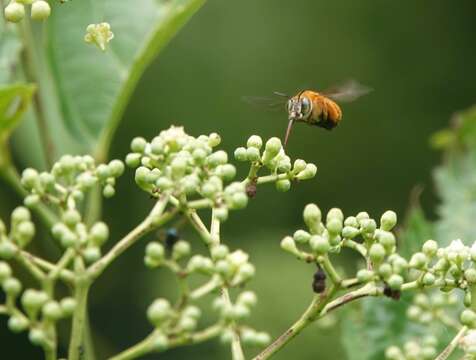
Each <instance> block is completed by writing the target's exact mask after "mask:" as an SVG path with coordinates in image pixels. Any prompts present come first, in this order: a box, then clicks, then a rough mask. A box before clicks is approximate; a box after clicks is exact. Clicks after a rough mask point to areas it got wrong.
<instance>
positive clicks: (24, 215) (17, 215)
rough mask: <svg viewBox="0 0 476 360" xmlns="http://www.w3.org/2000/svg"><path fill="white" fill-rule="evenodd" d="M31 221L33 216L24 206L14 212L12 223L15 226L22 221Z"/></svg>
mask: <svg viewBox="0 0 476 360" xmlns="http://www.w3.org/2000/svg"><path fill="white" fill-rule="evenodd" d="M29 220H31V215H30V211H29V210H28V209H27V208H26V207H23V206H19V207H17V208H16V209H15V210H13V212H12V223H13V224H18V223H20V222H22V221H29Z"/></svg>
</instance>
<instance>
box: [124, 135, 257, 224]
mask: <svg viewBox="0 0 476 360" xmlns="http://www.w3.org/2000/svg"><path fill="white" fill-rule="evenodd" d="M220 142H221V139H220V136H219V135H218V134H216V133H212V134H210V135H208V136H207V135H201V136H199V137H198V138H195V137H192V136H190V135H187V134H186V133H185V132H184V130H183V128H182V127H173V126H172V127H171V128H169V129H168V130H164V131H162V132H161V133H160V134H159V135H158V136H156V137H155V138H154V139H152V141H151V142H150V143H149V142H147V141H146V140H145V139H143V138H135V139H133V140H132V143H131V150H132V153H130V154H128V155H127V158H126V163H127V164H128V165H129V166H130V167H133V168H136V173H135V180H136V183H137V184H138V185H139V186H140V187H141V188H142V189H143V190H145V191H147V192H148V193H150V194H151V195H154V196H157V195H159V194H162V193H168V194H172V195H174V196H175V197H177V198H178V199H180V200H181V201H183V200H184V199H186V200H187V201H190V200H193V199H195V200H202V204H203V201H205V204H206V206H203V207H214V208H217V209H218V210H219V211H218V214H219V216H220V217H221V219H220V220H225V219H226V218H227V215H228V209H242V208H244V207H245V206H246V205H247V202H248V198H247V196H246V193H245V186H244V185H243V184H241V183H239V182H234V183H231V184H228V185H226V184H227V183H229V182H230V181H231V180H232V179H233V178H234V177H235V175H236V168H235V167H234V166H233V165H232V164H229V163H228V155H227V153H226V152H224V151H223V150H216V151H215V150H214V148H215V147H216V146H218V145H219V144H220Z"/></svg>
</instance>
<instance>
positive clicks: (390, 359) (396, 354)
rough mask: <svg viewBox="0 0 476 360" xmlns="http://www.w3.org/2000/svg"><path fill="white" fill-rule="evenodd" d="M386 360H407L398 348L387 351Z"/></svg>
mask: <svg viewBox="0 0 476 360" xmlns="http://www.w3.org/2000/svg"><path fill="white" fill-rule="evenodd" d="M385 359H387V360H403V359H405V357H404V355H403V353H402V351H401V350H400V349H399V348H398V347H396V346H390V347H389V348H387V349H386V350H385Z"/></svg>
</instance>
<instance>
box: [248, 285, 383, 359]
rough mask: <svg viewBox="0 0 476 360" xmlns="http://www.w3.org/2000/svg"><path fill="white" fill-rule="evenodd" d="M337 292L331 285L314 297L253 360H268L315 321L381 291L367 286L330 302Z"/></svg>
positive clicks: (337, 288) (376, 294)
mask: <svg viewBox="0 0 476 360" xmlns="http://www.w3.org/2000/svg"><path fill="white" fill-rule="evenodd" d="M338 290H339V287H338V286H335V285H332V286H331V287H330V288H329V289H328V290H327V292H325V293H323V294H320V295H315V296H314V298H313V300H312V302H311V304H310V305H309V307H308V308H307V310H306V311H305V312H304V313H303V314H302V315H301V317H300V318H299V319H298V320H297V321H296V322H295V323H294V324H293V325H292V326H291V327H290V328H289V329H288V330H286V331H285V332H284V333H283V334H282V335H281V336H279V337H278V338H277V339H276V340H275V341H274V342H273V343H272V344H271V345H269V346H268V347H267V348H266V349H264V350H263V351H262V352H261V353H260V354H259V355H257V356H255V357H254V358H253V360H264V359H268V358H270V357H271V356H273V355H274V354H276V353H277V352H278V351H279V350H281V349H282V348H283V347H284V346H285V345H286V344H287V343H289V342H290V341H291V340H292V339H293V338H294V337H295V336H297V335H298V334H299V333H300V332H301V331H303V330H304V329H305V328H306V327H308V326H309V325H310V324H311V323H313V322H314V321H316V320H317V319H319V318H321V317H323V316H325V315H326V314H328V313H330V312H331V311H333V310H335V309H337V308H339V307H340V306H342V305H344V304H347V303H349V302H351V301H354V300H357V299H360V298H362V297H366V296H378V295H381V294H382V290H381V289H379V288H377V287H376V286H375V285H373V284H367V285H365V286H363V287H361V288H360V289H357V290H354V291H350V292H348V293H347V294H345V295H343V296H341V297H339V298H337V299H335V300H332V297H333V296H334V295H335V294H336V292H337V291H338Z"/></svg>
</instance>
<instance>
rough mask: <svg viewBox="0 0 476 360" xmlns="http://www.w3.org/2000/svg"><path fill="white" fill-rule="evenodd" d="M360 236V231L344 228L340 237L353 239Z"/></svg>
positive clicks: (349, 227) (350, 227)
mask: <svg viewBox="0 0 476 360" xmlns="http://www.w3.org/2000/svg"><path fill="white" fill-rule="evenodd" d="M359 234H360V230H359V229H356V228H355V227H353V226H345V227H344V228H343V229H342V236H343V237H344V238H346V239H353V238H355V237H356V236H357V235H359Z"/></svg>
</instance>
